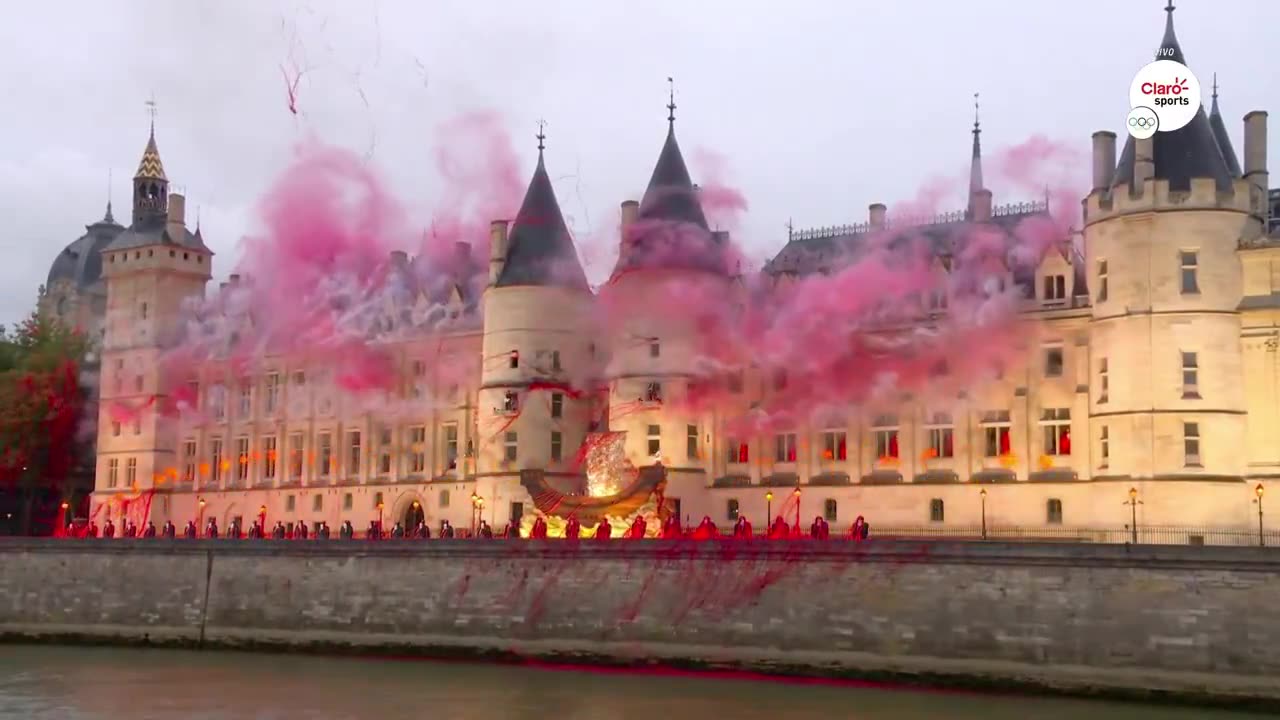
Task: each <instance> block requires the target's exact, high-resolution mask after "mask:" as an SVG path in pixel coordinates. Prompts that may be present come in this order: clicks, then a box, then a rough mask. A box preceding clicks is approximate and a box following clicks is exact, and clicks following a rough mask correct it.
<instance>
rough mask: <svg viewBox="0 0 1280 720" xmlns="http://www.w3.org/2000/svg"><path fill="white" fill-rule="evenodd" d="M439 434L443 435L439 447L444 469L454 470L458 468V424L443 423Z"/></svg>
mask: <svg viewBox="0 0 1280 720" xmlns="http://www.w3.org/2000/svg"><path fill="white" fill-rule="evenodd" d="M441 433H442V435H443V442H441V445H443V446H444V469H445V470H446V471H449V470H456V469H457V468H458V424H457V423H445V425H444V427H442V428H441ZM512 459H513V460H514V459H515V458H512Z"/></svg>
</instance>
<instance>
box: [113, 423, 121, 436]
mask: <svg viewBox="0 0 1280 720" xmlns="http://www.w3.org/2000/svg"><path fill="white" fill-rule="evenodd" d="M111 436H112V437H120V421H119V420H113V421H111Z"/></svg>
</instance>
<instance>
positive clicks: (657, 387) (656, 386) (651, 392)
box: [644, 382, 662, 403]
mask: <svg viewBox="0 0 1280 720" xmlns="http://www.w3.org/2000/svg"><path fill="white" fill-rule="evenodd" d="M644 401H645V402H651V403H656V402H662V383H660V382H651V383H648V384H646V385H645V387H644Z"/></svg>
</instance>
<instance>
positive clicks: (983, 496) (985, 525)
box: [978, 488, 987, 540]
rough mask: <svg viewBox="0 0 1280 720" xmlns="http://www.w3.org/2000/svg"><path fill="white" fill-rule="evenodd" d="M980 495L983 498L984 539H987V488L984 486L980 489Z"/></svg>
mask: <svg viewBox="0 0 1280 720" xmlns="http://www.w3.org/2000/svg"><path fill="white" fill-rule="evenodd" d="M978 497H980V498H982V539H983V540H986V539H987V489H986V488H982V489H981V490H979V491H978Z"/></svg>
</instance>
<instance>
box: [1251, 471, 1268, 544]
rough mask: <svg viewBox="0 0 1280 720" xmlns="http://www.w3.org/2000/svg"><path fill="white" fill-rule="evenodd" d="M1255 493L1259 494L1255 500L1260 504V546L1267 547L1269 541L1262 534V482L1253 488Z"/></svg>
mask: <svg viewBox="0 0 1280 720" xmlns="http://www.w3.org/2000/svg"><path fill="white" fill-rule="evenodd" d="M1253 492H1254V494H1255V495H1257V496H1258V499H1257V500H1254V502H1255V503H1257V504H1258V547H1266V545H1267V542H1266V540H1265V539H1264V538H1263V536H1262V483H1258V487H1256V488H1254V489H1253Z"/></svg>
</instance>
